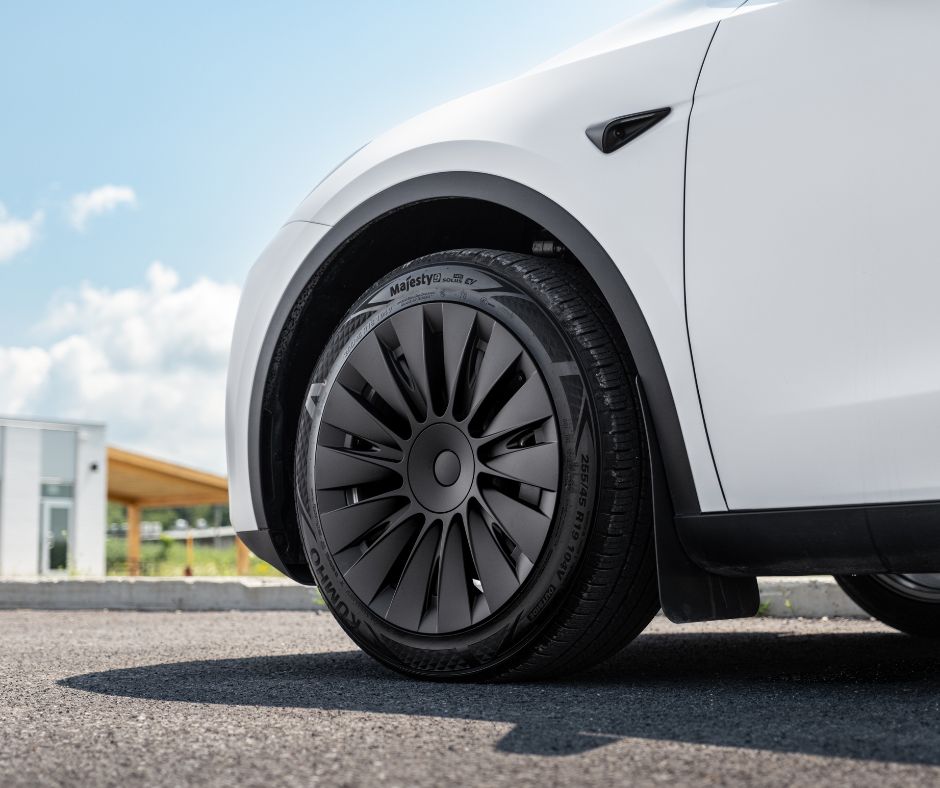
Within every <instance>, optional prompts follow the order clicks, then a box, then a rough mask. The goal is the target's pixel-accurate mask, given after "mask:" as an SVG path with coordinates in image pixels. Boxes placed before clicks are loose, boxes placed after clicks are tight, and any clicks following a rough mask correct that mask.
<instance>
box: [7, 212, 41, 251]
mask: <svg viewBox="0 0 940 788" xmlns="http://www.w3.org/2000/svg"><path fill="white" fill-rule="evenodd" d="M42 219H43V214H42V211H36V213H34V214H33V215H32V217H30V218H29V219H17V218H15V217H13V216H10V214H9V213H8V212H7V209H6V206H4V205H3V203H0V263H5V262H6V261H7V260H12V259H13V258H14V257H15V256H16V255H18V254H19V253H20V252H23V251H25V250H26V249H28V248H29V247H30V246H31V245H32V244H33V242H34V241H35V240H36V238H37V237H38V235H39V227H40V225H41V224H42Z"/></svg>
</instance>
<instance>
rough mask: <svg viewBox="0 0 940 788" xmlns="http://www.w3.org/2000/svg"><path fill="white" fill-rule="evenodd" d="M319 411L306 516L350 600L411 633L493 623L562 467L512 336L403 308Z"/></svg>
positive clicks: (527, 365)
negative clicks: (311, 506)
mask: <svg viewBox="0 0 940 788" xmlns="http://www.w3.org/2000/svg"><path fill="white" fill-rule="evenodd" d="M321 408H322V415H321V418H320V420H319V426H318V428H317V436H316V446H315V455H314V463H313V485H314V490H315V497H316V506H317V512H318V514H319V518H320V522H321V526H322V529H323V534H324V537H325V540H326V543H327V547H328V549H329V550H330V552H331V554H332V555H333V558H334V560H335V563H336V565H337V566H338V567H339V569H340V571H341V572H342V573H343V576H344V578H345V580H346V582H347V583H348V584H349V587H350V588H351V589H352V591H353V592H354V593H355V594H356V595H357V596H358V597H359V598H360V599H361V600H362V601H363V603H365V604H366V605H368V606H369V607H370V608H372V610H373V611H374V612H375V613H377V614H378V615H380V616H383V617H384V618H386V619H387V620H388V621H389V622H390V623H392V624H394V625H395V626H398V627H401V628H402V629H405V630H409V631H411V632H417V633H428V634H443V633H449V632H455V631H458V630H461V629H464V628H466V627H468V626H472V625H474V624H478V623H480V622H482V621H484V620H485V619H486V618H488V617H489V616H491V615H493V614H495V613H496V612H497V611H498V610H499V609H500V608H502V607H503V606H504V605H505V604H506V603H507V602H508V601H509V600H510V598H511V597H513V595H514V594H515V593H516V592H517V591H518V590H519V588H520V587H521V586H522V584H523V583H524V582H525V580H526V577H527V576H528V575H529V573H530V571H531V569H532V567H533V565H534V564H535V562H536V561H537V560H538V558H539V555H540V554H541V552H542V550H543V548H544V546H545V543H546V541H547V539H548V535H549V533H550V530H551V525H552V520H553V516H554V510H555V499H556V490H557V488H558V484H559V473H560V462H561V452H560V447H559V443H558V431H557V419H556V416H555V412H554V409H553V407H552V403H551V398H550V396H549V393H548V388H547V386H546V384H545V381H544V379H543V377H542V375H541V374H540V372H539V370H538V368H537V366H536V364H535V362H534V361H533V358H532V357H531V355H530V354H529V353H528V352H527V350H526V349H525V347H524V346H523V345H522V343H521V342H520V341H519V340H518V339H517V338H516V336H515V335H514V334H513V333H512V332H510V331H509V330H508V329H507V328H506V327H505V326H503V325H502V324H501V323H499V322H498V321H496V320H495V319H494V318H493V317H491V316H490V315H488V314H487V313H485V312H482V311H480V310H477V309H475V308H473V307H470V306H467V305H465V304H460V303H452V302H446V303H430V304H422V305H417V306H412V307H408V308H406V309H403V310H401V311H400V312H398V313H396V314H395V315H393V316H392V317H390V318H389V319H387V320H386V321H384V322H383V323H380V324H379V325H378V326H375V327H374V328H373V329H372V330H371V331H370V332H369V333H368V334H366V335H365V336H364V337H363V338H362V339H361V340H360V342H359V343H358V344H357V345H356V347H355V348H354V349H353V351H352V352H351V353H350V354H349V355H348V357H347V358H346V360H345V362H344V363H343V365H342V366H341V367H340V369H339V371H338V372H337V374H336V379H335V381H334V383H333V385H332V387H331V388H330V390H329V392H328V393H327V395H326V397H325V400H324V401H323V402H322V404H321Z"/></svg>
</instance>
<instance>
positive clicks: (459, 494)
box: [408, 423, 475, 514]
mask: <svg viewBox="0 0 940 788" xmlns="http://www.w3.org/2000/svg"><path fill="white" fill-rule="evenodd" d="M474 468H475V463H474V461H473V449H472V448H471V446H470V442H469V441H468V440H467V438H466V436H465V435H464V433H463V432H462V431H461V430H460V429H459V428H457V427H455V426H453V425H451V424H446V423H437V424H432V425H431V426H430V427H426V428H425V429H424V430H423V431H422V432H421V434H420V435H418V437H417V438H416V439H415V442H414V443H413V444H412V445H411V451H410V452H409V454H408V483H409V484H410V485H411V490H412V492H413V493H414V496H415V498H416V499H417V501H418V502H419V503H420V504H421V505H422V506H423V507H424V508H425V509H427V510H429V511H431V512H436V513H438V514H444V513H447V512H452V511H454V510H455V509H456V508H457V507H458V506H460V504H461V503H463V500H464V498H466V497H467V493H468V492H470V487H471V485H472V484H473V478H474Z"/></svg>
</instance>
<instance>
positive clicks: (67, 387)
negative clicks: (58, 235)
mask: <svg viewBox="0 0 940 788" xmlns="http://www.w3.org/2000/svg"><path fill="white" fill-rule="evenodd" d="M238 296H239V290H238V288H237V287H236V286H235V285H232V284H222V283H219V282H215V281H212V280H210V279H205V278H202V279H199V280H197V281H195V282H194V283H192V284H191V285H189V286H186V287H181V286H180V282H179V277H178V275H177V274H176V272H175V271H173V270H172V269H170V268H168V267H166V266H165V265H163V264H162V263H159V262H155V263H153V264H151V266H150V268H149V269H148V271H147V275H146V283H145V284H144V285H143V286H141V287H134V288H125V289H121V290H109V289H106V288H98V287H95V286H93V285H90V284H85V285H83V286H82V287H81V289H80V290H79V291H78V292H77V293H74V294H72V295H69V296H66V297H64V298H59V299H56V300H54V301H53V303H52V304H51V305H50V309H49V313H48V315H47V317H46V319H45V320H44V321H43V322H42V323H41V324H40V326H39V329H40V331H41V333H42V335H44V336H46V337H48V341H47V343H46V344H45V346H43V347H30V348H18V347H8V348H3V347H0V413H10V414H33V415H39V416H45V417H49V418H53V417H54V418H63V419H70V418H73V419H88V420H96V421H104V422H106V423H107V425H108V438H109V441H111V442H112V443H115V444H117V445H119V446H124V447H127V448H130V449H136V450H138V451H142V452H145V453H149V454H153V455H156V456H159V457H165V458H168V459H171V460H175V461H178V462H181V463H184V464H188V465H193V466H196V467H201V468H206V469H210V470H216V471H220V472H224V468H225V453H224V429H225V413H224V410H225V370H226V365H227V360H228V352H229V345H230V341H231V334H232V328H233V325H234V321H235V311H236V308H237V304H238Z"/></svg>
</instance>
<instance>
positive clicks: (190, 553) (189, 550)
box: [183, 528, 196, 577]
mask: <svg viewBox="0 0 940 788" xmlns="http://www.w3.org/2000/svg"><path fill="white" fill-rule="evenodd" d="M194 563H196V553H195V549H194V546H193V529H192V528H190V529H189V530H188V531H187V532H186V569H185V570H183V574H185V575H186V577H192V576H193V564H194Z"/></svg>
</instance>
